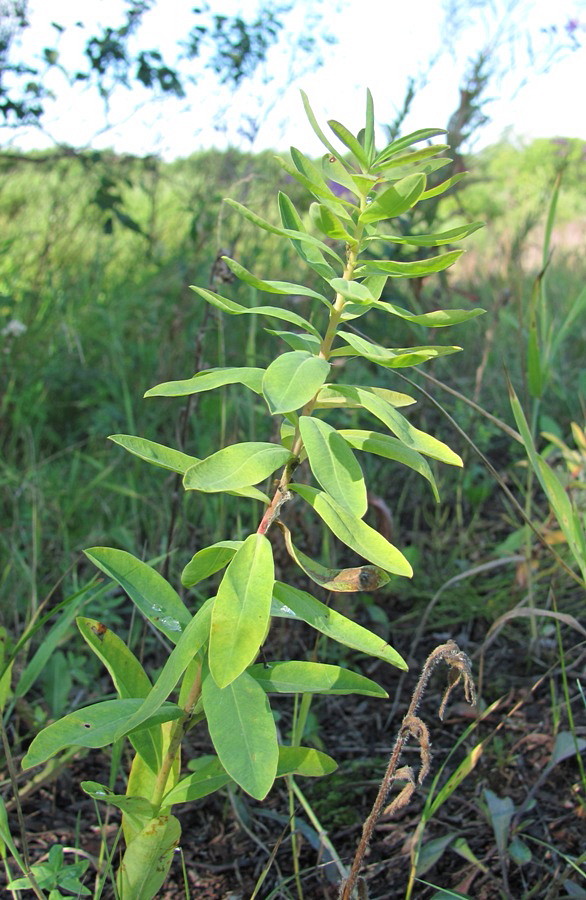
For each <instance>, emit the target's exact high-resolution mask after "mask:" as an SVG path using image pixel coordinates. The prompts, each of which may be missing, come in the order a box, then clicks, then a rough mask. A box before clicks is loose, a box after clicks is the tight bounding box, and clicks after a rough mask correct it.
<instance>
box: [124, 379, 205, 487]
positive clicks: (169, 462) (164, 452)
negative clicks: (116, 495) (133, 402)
mask: <svg viewBox="0 0 586 900" xmlns="http://www.w3.org/2000/svg"><path fill="white" fill-rule="evenodd" d="M171 383H173V382H171ZM174 383H175V384H177V383H178V382H174ZM108 440H109V441H113V442H114V443H115V444H118V445H119V446H120V447H124V449H125V450H128V452H129V453H132V454H133V455H134V456H138V457H139V458H140V459H144V460H145V461H146V462H149V463H152V464H153V465H155V466H160V468H161V469H168V470H169V471H171V472H178V473H179V474H180V475H183V474H184V473H185V472H187V470H188V469H189V467H190V466H192V465H193V464H194V463H196V462H198V459H197V457H195V456H188V455H187V453H181V451H180V450H172V449H171V447H164V446H163V444H157V443H155V441H147V440H146V439H145V438H140V437H135V436H134V435H132V434H111V435H109V437H108Z"/></svg>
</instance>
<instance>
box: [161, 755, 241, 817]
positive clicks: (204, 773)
mask: <svg viewBox="0 0 586 900" xmlns="http://www.w3.org/2000/svg"><path fill="white" fill-rule="evenodd" d="M188 766H189V768H190V769H192V770H193V772H194V774H193V775H188V776H187V777H186V778H182V779H181V781H179V782H177V784H176V785H175V787H174V788H172V789H171V790H170V791H169V793H168V794H166V795H165V797H164V798H163V803H164V805H165V806H172V805H173V804H174V803H189V802H190V801H193V800H199V799H201V797H207V796H208V794H213V793H214V792H215V791H219V790H220V788H223V787H224V786H225V785H227V784H229V783H230V782H232V783H233V780H232V778H230V776H229V775H228V773H227V772H226V770H225V768H224V766H223V765H222V763H221V762H220V760H219V759H218V757H217V756H212V755H207V756H200V757H199V758H198V759H193V760H190V761H189V763H188Z"/></svg>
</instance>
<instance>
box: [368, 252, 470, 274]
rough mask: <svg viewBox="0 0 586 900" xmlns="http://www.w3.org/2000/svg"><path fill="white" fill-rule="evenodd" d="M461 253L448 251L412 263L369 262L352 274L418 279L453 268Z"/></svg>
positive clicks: (391, 261)
mask: <svg viewBox="0 0 586 900" xmlns="http://www.w3.org/2000/svg"><path fill="white" fill-rule="evenodd" d="M463 252H464V251H463V250H450V251H449V253H442V254H440V255H439V256H430V257H428V258H427V259H418V260H414V261H413V262H395V261H393V260H387V259H376V260H369V261H368V262H366V263H364V265H362V266H360V268H359V269H356V270H355V272H354V274H355V275H356V276H358V277H359V276H361V275H391V276H392V277H393V278H420V277H422V276H424V275H432V274H433V273H434V272H443V270H444V269H448V268H449V267H450V266H453V265H454V263H455V262H456V260H457V259H459V258H460V257H461V256H462V253H463Z"/></svg>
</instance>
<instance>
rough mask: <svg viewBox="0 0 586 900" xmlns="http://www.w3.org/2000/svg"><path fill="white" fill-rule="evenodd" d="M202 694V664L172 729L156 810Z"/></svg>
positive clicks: (159, 777) (155, 796) (159, 776)
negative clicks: (181, 712) (181, 713)
mask: <svg viewBox="0 0 586 900" xmlns="http://www.w3.org/2000/svg"><path fill="white" fill-rule="evenodd" d="M200 694H201V664H200V665H199V666H198V669H197V673H196V675H195V678H194V679H193V683H192V685H191V687H190V689H189V693H188V695H187V698H186V700H185V705H184V707H183V710H184V712H183V715H182V716H181V718H180V719H177V721H176V722H175V723H174V725H173V727H172V729H171V736H170V738H169V746H168V748H167V752H166V753H165V756H164V758H163V762H162V764H161V768H160V769H159V772H158V774H157V780H156V782H155V790H154V792H153V796H152V803H153V805H154V806H155V808H157V809H158V808H159V807H160V805H161V802H162V800H163V796H164V794H165V788H166V787H167V781H168V778H169V774H170V772H171V769H172V768H173V763H174V762H175V759H176V758H177V754H178V752H179V748H180V747H181V741H182V740H183V738H184V737H185V732H186V731H187V726H188V724H189V720H190V719H191V716H192V713H193V710H194V708H195V704H196V703H197V701H198V700H199V696H200Z"/></svg>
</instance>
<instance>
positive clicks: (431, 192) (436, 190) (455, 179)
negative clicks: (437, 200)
mask: <svg viewBox="0 0 586 900" xmlns="http://www.w3.org/2000/svg"><path fill="white" fill-rule="evenodd" d="M467 174H468V172H458V174H457V175H452V177H451V178H447V179H446V180H445V181H442V183H441V184H437V185H435V187H432V188H428V189H427V190H426V191H424V192H423V193H422V195H421V200H429V198H430V197H438V196H439V195H440V194H443V193H444V191H447V190H449V188H451V187H453V186H454V185H455V184H458V183H459V182H460V181H462V180H463V179H464V178H466V175H467Z"/></svg>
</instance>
